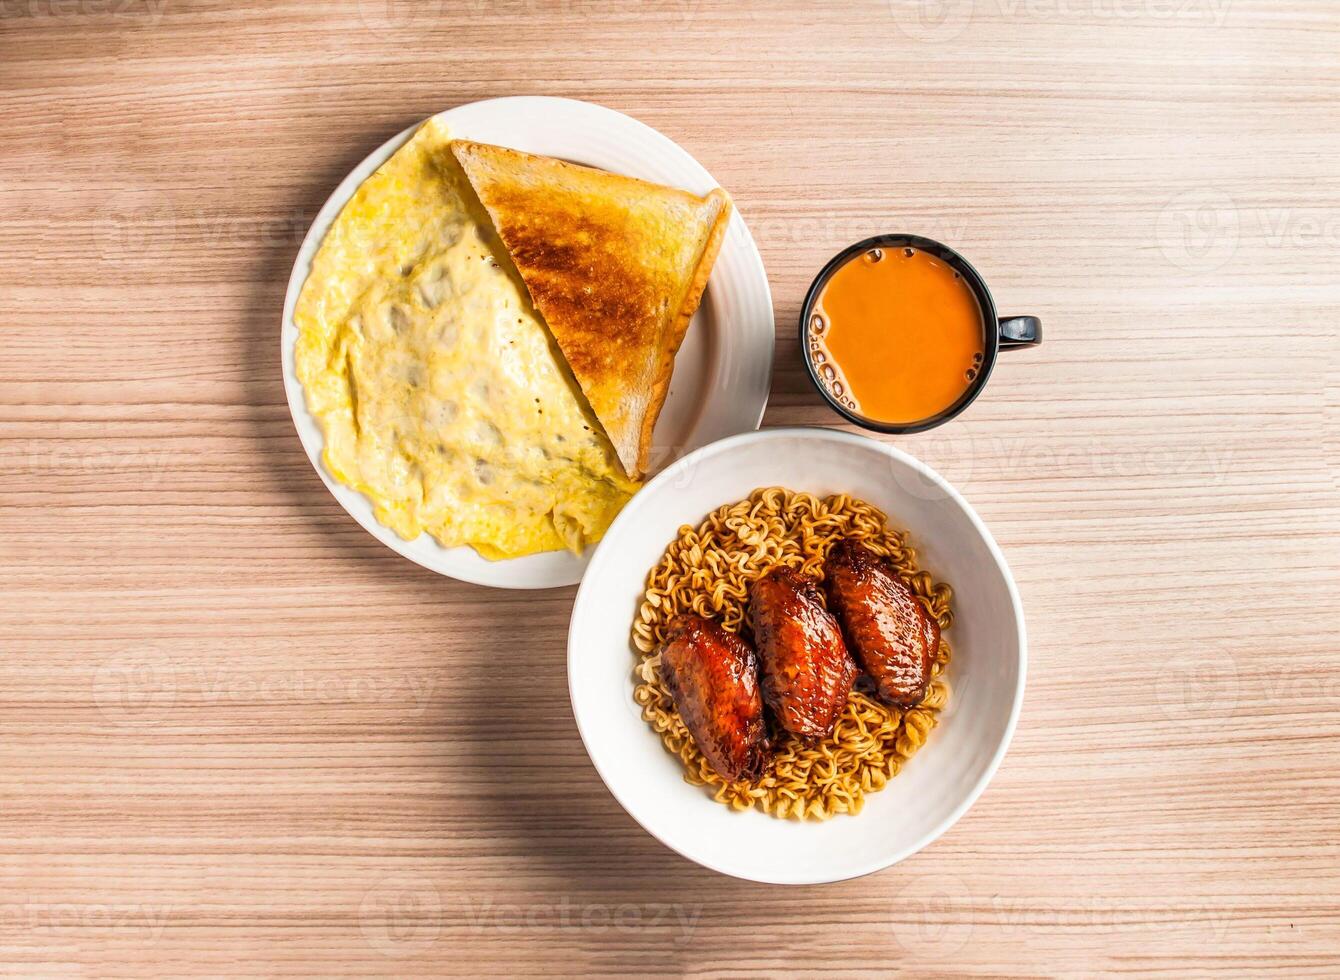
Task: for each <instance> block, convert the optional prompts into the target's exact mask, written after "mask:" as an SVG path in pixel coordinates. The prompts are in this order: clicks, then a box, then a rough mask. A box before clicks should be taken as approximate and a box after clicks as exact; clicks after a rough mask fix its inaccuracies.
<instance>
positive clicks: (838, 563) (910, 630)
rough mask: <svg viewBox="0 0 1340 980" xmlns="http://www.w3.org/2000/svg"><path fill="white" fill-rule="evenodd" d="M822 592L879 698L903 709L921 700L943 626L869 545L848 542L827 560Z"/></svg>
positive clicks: (830, 553) (837, 547)
mask: <svg viewBox="0 0 1340 980" xmlns="http://www.w3.org/2000/svg"><path fill="white" fill-rule="evenodd" d="M824 589H825V591H826V592H827V593H828V608H829V609H831V610H832V611H833V614H834V615H835V616H837V619H838V622H839V623H841V624H842V632H843V635H844V636H846V638H847V647H848V649H849V650H851V652H852V655H853V656H854V657H855V658H856V661H857V663H859V664H860V665H861V668H862V669H863V670H864V671H865V672H866V673H867V674H869V675H870V678H871V679H872V680H873V681H874V682H875V689H876V693H877V695H878V697H879V699H880V700H881V701H883V702H885V703H886V704H891V705H895V706H897V707H901V708H910V707H912V706H913V705H915V704H917V703H918V702H920V701H921V699H922V698H924V697H925V696H926V687H927V685H928V684H929V683H930V679H931V664H932V662H933V661H934V659H935V654H936V652H937V650H938V649H939V646H940V626H939V624H938V623H936V622H935V620H934V619H933V618H932V617H931V615H930V613H929V612H928V611H927V610H926V608H925V606H923V605H922V604H921V600H920V599H918V598H917V596H916V594H915V593H914V592H913V591H912V590H911V588H909V587H908V585H907V583H905V582H904V581H903V580H902V579H900V578H899V577H898V575H897V573H896V572H894V571H893V569H891V568H890V567H889V566H888V565H887V564H886V563H885V562H884V561H882V560H881V559H880V558H879V556H878V555H876V554H875V553H874V552H873V551H871V550H870V549H869V548H867V547H866V546H865V545H863V544H861V543H860V542H859V541H854V540H845V541H840V542H838V544H837V545H835V546H834V547H833V549H832V550H831V551H830V552H829V553H828V559H827V561H825V562H824Z"/></svg>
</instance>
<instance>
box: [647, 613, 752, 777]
mask: <svg viewBox="0 0 1340 980" xmlns="http://www.w3.org/2000/svg"><path fill="white" fill-rule="evenodd" d="M661 678H662V679H663V680H664V681H665V686H666V688H668V689H669V691H670V696H671V697H672V698H673V699H674V702H675V709H676V710H677V711H678V712H679V717H680V718H682V719H683V721H684V725H685V727H686V728H688V730H689V734H690V735H692V736H693V741H694V742H695V743H696V744H697V746H698V749H699V751H701V752H702V754H703V755H704V756H705V757H706V758H707V761H708V763H709V764H710V765H711V766H712V768H713V769H715V770H716V771H717V772H718V773H719V774H720V775H721V776H722V777H723V778H725V779H730V780H740V779H757V778H758V777H759V776H761V775H762V774H763V770H764V769H765V768H766V767H767V763H768V761H769V758H770V756H771V752H772V746H771V745H770V744H769V741H768V732H767V726H766V725H765V724H764V721H763V698H762V697H761V696H760V694H759V689H758V656H757V655H756V654H755V653H754V650H753V648H752V647H750V646H749V644H747V643H745V641H744V640H742V639H740V637H738V636H736V635H735V634H734V633H731V632H729V631H727V630H724V629H722V628H721V627H720V626H718V625H717V624H716V623H714V622H712V621H711V620H710V619H703V618H702V617H701V616H694V615H690V614H684V615H681V616H676V617H675V619H674V620H673V621H672V622H671V623H670V629H669V635H668V637H667V639H666V641H665V643H663V644H662V645H661Z"/></svg>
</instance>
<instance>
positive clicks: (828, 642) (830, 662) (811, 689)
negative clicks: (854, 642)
mask: <svg viewBox="0 0 1340 980" xmlns="http://www.w3.org/2000/svg"><path fill="white" fill-rule="evenodd" d="M749 618H750V620H751V622H752V623H753V627H754V642H755V643H756V644H757V645H758V655H759V661H760V663H761V664H762V667H763V700H764V701H765V702H766V703H767V705H768V707H769V708H770V709H772V714H773V717H774V718H776V719H777V723H778V724H779V725H781V727H782V728H784V729H786V730H787V731H788V732H791V733H792V734H794V735H799V736H800V737H802V738H823V737H824V736H826V735H830V734H832V731H833V726H834V725H836V724H837V720H838V716H839V715H840V714H842V709H843V707H845V706H846V704H847V698H848V697H849V696H850V695H851V685H852V682H853V681H854V680H855V679H856V664H855V663H854V662H853V661H852V659H851V654H849V653H848V652H847V645H846V644H845V643H844V642H842V631H841V630H840V629H839V628H838V624H837V621H836V620H835V619H834V618H833V617H832V616H831V615H829V613H828V610H826V609H824V607H823V604H822V602H821V601H820V595H819V589H818V586H817V585H816V584H815V583H814V582H813V581H811V580H809V579H804V578H801V577H800V576H799V575H797V574H796V573H795V572H792V571H791V570H790V569H786V568H777V569H774V570H773V571H771V572H769V573H768V574H767V575H764V576H763V577H762V578H760V579H757V580H755V582H754V583H753V585H751V586H750V587H749Z"/></svg>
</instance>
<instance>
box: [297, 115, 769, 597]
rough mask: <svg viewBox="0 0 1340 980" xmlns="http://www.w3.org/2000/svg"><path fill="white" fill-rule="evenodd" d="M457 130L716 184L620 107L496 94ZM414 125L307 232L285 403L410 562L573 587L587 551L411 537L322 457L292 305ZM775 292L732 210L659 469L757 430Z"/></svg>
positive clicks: (592, 162) (317, 458) (379, 531)
mask: <svg viewBox="0 0 1340 980" xmlns="http://www.w3.org/2000/svg"><path fill="white" fill-rule="evenodd" d="M439 118H441V119H443V120H444V121H445V122H446V123H447V124H448V125H449V126H450V128H451V132H452V134H453V135H455V136H459V137H461V138H464V139H472V140H479V141H481V142H484V143H496V144H499V145H501V146H510V147H513V148H515V149H518V150H525V151H527V152H530V153H543V154H546V155H548V156H554V157H560V158H562V159H564V160H571V161H573V162H574V163H582V164H587V165H589V166H594V167H600V168H602V169H604V170H609V171H612V172H614V173H621V174H628V175H629V176H633V177H641V178H643V179H644V180H651V181H655V182H657V183H660V184H667V185H669V186H671V187H680V188H683V189H685V190H688V191H693V192H694V193H697V194H703V193H706V192H707V191H709V190H711V189H712V188H713V187H716V186H717V182H716V181H715V180H713V179H712V175H711V174H709V173H708V172H707V171H706V170H704V169H703V167H702V165H701V164H699V163H698V161H696V160H694V159H693V157H691V156H690V155H689V154H688V153H687V152H686V151H685V150H684V149H682V148H681V147H679V146H677V145H676V144H675V143H674V142H672V141H671V140H670V139H669V138H667V137H665V136H663V135H662V134H660V133H658V132H657V131H656V130H654V129H652V128H651V127H649V126H646V125H643V124H642V123H640V122H638V121H637V120H635V119H630V118H629V117H628V116H625V115H623V114H622V113H619V112H615V111H614V110H613V109H606V108H605V107H603V106H598V105H592V104H591V103H589V102H578V101H575V100H573V99H554V98H542V97H518V98H509V99H491V100H488V101H486V102H474V103H471V104H470V105H463V106H459V107H458V108H455V109H449V110H447V111H446V112H443V113H441V114H440V117H439ZM417 128H418V126H417V125H415V126H411V127H410V128H408V129H406V130H405V131H404V132H403V133H400V134H399V135H398V136H395V137H394V138H392V139H390V140H388V141H387V142H386V143H385V144H383V145H382V146H381V147H380V148H379V149H377V150H376V151H375V152H374V153H372V154H371V155H370V156H369V157H368V158H367V159H366V160H364V161H363V162H362V163H360V164H359V165H358V166H357V167H355V168H354V170H353V172H352V173H351V174H349V176H348V177H346V178H345V179H344V181H343V182H342V183H341V184H340V186H339V187H337V188H336V189H335V193H334V194H332V195H331V197H330V200H328V201H327V202H326V204H325V206H324V207H322V209H321V211H320V213H319V214H318V215H317V216H316V220H315V221H314V222H312V227H311V230H310V231H308V233H307V237H306V238H305V239H304V240H303V243H302V248H301V249H300V250H299V251H298V259H297V261H296V262H295V263H294V264H293V275H292V276H291V277H290V279H289V284H288V295H287V296H286V297H285V300H284V323H283V329H282V331H281V337H280V342H281V352H282V357H283V369H284V390H285V392H286V394H287V395H288V405H289V411H291V412H292V413H293V422H294V424H295V425H296V426H297V428H298V436H299V438H301V440H302V445H303V448H304V449H306V450H307V457H308V459H310V460H311V461H312V465H313V466H315V467H316V471H317V472H318V473H320V474H321V479H322V480H323V481H324V482H325V484H326V487H327V489H329V490H330V492H331V493H332V494H334V495H335V499H336V500H338V501H339V502H340V503H341V504H342V505H343V506H344V509H345V510H347V511H348V512H349V513H350V514H351V515H353V517H354V519H355V520H357V521H358V523H360V524H362V525H363V527H365V528H366V529H367V530H368V531H369V532H370V533H371V534H372V535H373V536H374V537H375V538H377V539H378V540H379V541H381V542H382V543H383V544H385V545H386V546H387V547H389V548H392V549H394V550H395V551H397V552H399V553H400V554H402V555H404V556H405V557H406V558H409V559H410V560H411V561H415V562H418V563H419V564H420V565H423V566H424V567H425V568H431V569H432V570H433V571H435V572H439V573H441V574H443V575H450V576H451V577H452V578H458V579H463V580H465V581H467V582H477V583H479V584H480V585H492V586H497V587H500V588H512V589H542V588H549V587H551V586H558V585H571V584H573V583H574V582H577V581H579V580H580V579H581V577H582V572H583V570H584V569H585V568H586V564H587V560H588V558H589V555H587V556H582V557H577V556H575V555H572V554H569V553H568V552H561V551H550V552H545V553H543V554H539V555H529V556H527V557H525V558H514V559H511V560H508V561H498V562H491V561H487V560H486V559H484V558H481V557H480V556H479V555H478V554H477V553H476V552H475V551H474V549H472V548H443V547H442V546H441V545H439V544H438V543H437V542H436V541H434V540H433V539H432V538H431V537H430V536H429V535H427V534H421V535H419V537H418V538H417V539H415V540H414V541H403V540H401V538H400V537H399V536H397V535H396V533H395V532H394V531H392V530H390V529H389V528H387V527H383V526H382V525H381V524H379V523H378V522H377V519H376V518H375V517H373V514H372V506H371V505H370V504H369V502H368V500H367V498H366V497H364V496H363V495H362V494H360V493H357V492H356V491H353V490H350V489H349V488H348V487H345V486H343V485H342V484H340V483H338V482H336V481H335V480H334V479H333V478H332V477H331V476H330V474H329V473H327V472H326V470H325V467H324V466H322V464H321V447H322V436H321V428H320V426H319V425H318V424H317V421H316V419H315V418H313V417H312V415H311V414H310V413H309V412H308V411H307V403H306V401H305V399H304V397H303V391H302V385H301V384H300V383H299V381H298V378H297V374H296V373H295V370H294V363H293V349H294V344H295V343H296V342H297V339H298V329H297V327H296V326H295V325H294V323H293V308H294V306H295V305H296V304H297V301H298V293H299V291H300V290H301V289H302V285H303V283H304V282H305V281H306V280H307V274H308V272H309V271H310V269H311V263H312V258H313V256H315V254H316V251H317V249H318V248H319V247H320V245H321V240H322V239H323V238H324V237H325V234H326V229H328V228H329V227H330V224H331V222H332V221H334V220H335V217H336V216H337V215H338V214H339V213H340V209H341V208H343V207H344V205H345V203H346V202H347V201H348V200H349V198H350V197H352V196H353V194H354V191H355V190H357V189H358V186H359V185H360V184H362V183H363V181H364V180H366V179H367V178H368V177H369V176H370V175H371V174H372V172H373V171H375V170H376V169H377V168H378V167H380V166H381V165H382V164H383V163H384V162H385V161H386V160H387V158H389V157H390V156H391V154H392V153H394V152H395V151H396V150H397V149H399V148H400V147H401V146H402V145H403V144H404V143H405V141H406V140H408V139H409V137H410V136H411V135H412V134H413V132H414V131H415V130H416V129H417ZM773 342H774V337H773V319H772V293H771V292H770V291H769V289H768V277H767V275H766V274H765V273H764V271H763V261H762V259H761V258H759V254H758V248H757V246H756V245H755V244H754V239H753V238H752V237H750V234H749V229H747V228H746V227H745V224H744V220H743V219H742V218H741V217H740V213H739V211H738V210H736V211H735V212H734V213H733V214H732V216H731V222H730V226H729V227H728V228H727V230H726V237H725V240H724V241H723V242H722V245H721V253H720V255H719V256H718V257H717V262H716V265H715V266H714V267H713V269H712V278H711V279H710V280H709V281H708V284H707V291H706V292H705V293H704V295H703V302H702V306H701V307H700V308H699V310H698V313H697V315H695V316H694V318H693V324H692V325H691V326H690V328H689V332H688V335H687V336H686V337H685V340H684V346H683V347H682V348H680V351H679V356H678V357H677V358H676V359H675V373H674V375H673V377H672V378H671V381H670V394H669V396H668V397H667V398H666V402H665V408H664V410H663V411H662V412H661V417H660V420H659V421H658V423H657V425H656V433H655V437H654V441H653V445H652V457H651V458H652V469H653V472H654V471H655V470H657V469H660V468H662V467H663V466H664V465H666V464H668V463H671V462H673V461H674V460H676V459H679V458H681V457H683V456H684V454H685V453H687V452H689V451H690V450H693V449H696V448H698V447H699V446H704V445H706V444H708V443H710V442H712V441H713V440H715V439H720V438H722V437H723V436H728V435H734V434H735V433H738V432H747V431H750V430H752V429H756V428H758V424H759V422H760V421H761V420H762V418H763V410H764V409H765V408H766V407H767V401H768V387H769V384H770V382H771V378H772V354H773Z"/></svg>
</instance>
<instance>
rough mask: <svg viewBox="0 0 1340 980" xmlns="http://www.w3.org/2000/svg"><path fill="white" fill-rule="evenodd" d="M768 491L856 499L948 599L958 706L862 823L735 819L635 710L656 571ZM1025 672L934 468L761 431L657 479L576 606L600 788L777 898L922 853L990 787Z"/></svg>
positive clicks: (848, 439)
mask: <svg viewBox="0 0 1340 980" xmlns="http://www.w3.org/2000/svg"><path fill="white" fill-rule="evenodd" d="M761 486H784V487H788V488H790V489H792V490H807V491H809V492H811V493H815V494H821V495H822V494H829V493H836V492H847V493H850V494H852V495H854V496H856V497H859V498H861V499H863V500H866V501H869V502H870V503H872V504H875V505H876V506H878V507H880V508H881V509H882V510H884V511H885V512H886V513H887V514H888V515H889V519H890V522H891V523H893V524H894V525H895V526H898V527H903V528H906V529H908V530H909V531H910V532H911V536H912V542H913V545H914V547H915V548H916V549H917V555H918V558H919V561H920V562H921V565H922V567H923V568H926V569H928V570H929V571H930V572H931V574H932V575H934V576H935V578H936V579H937V581H944V582H948V583H950V584H951V585H952V586H953V588H954V625H953V626H952V627H951V628H950V630H949V631H948V633H947V636H948V638H949V639H950V640H951V641H952V643H953V646H954V656H953V659H952V660H951V661H950V664H949V673H948V676H949V683H950V687H951V690H952V693H951V696H950V700H949V704H948V706H947V707H946V708H945V710H944V712H943V713H942V714H941V716H940V723H939V725H938V726H937V727H936V728H935V729H934V730H933V731H932V733H931V736H930V739H929V740H928V742H927V743H926V745H924V746H923V747H922V749H921V751H920V752H918V753H917V754H916V755H915V756H913V757H912V759H911V760H910V761H909V762H908V763H907V765H906V766H905V767H904V768H903V770H902V772H901V773H900V774H899V775H898V776H897V777H896V778H895V779H893V780H891V781H890V782H889V784H888V785H887V786H886V787H885V788H884V789H883V790H882V791H880V792H878V793H874V794H871V795H870V796H868V797H866V804H865V809H864V810H862V812H861V813H860V814H858V815H856V816H854V817H853V816H846V815H839V816H836V817H833V818H832V819H831V820H827V821H824V822H822V823H816V822H808V823H800V822H796V821H788V820H779V819H777V818H775V817H771V816H768V815H766V814H763V813H759V812H757V811H753V810H751V811H748V812H745V813H737V812H734V811H732V810H730V809H729V808H727V807H725V806H723V805H721V804H720V803H716V802H715V801H713V800H712V798H711V797H710V796H709V795H708V793H707V792H706V791H705V790H704V789H702V788H700V787H695V786H690V785H689V784H688V783H686V782H684V773H683V767H682V765H681V764H680V761H679V759H678V758H676V757H674V756H672V755H670V753H669V752H667V751H666V750H665V748H664V747H663V745H662V744H661V740H660V737H659V736H658V735H656V733H655V732H653V731H652V729H651V727H650V726H649V725H648V724H647V723H646V722H645V721H643V720H642V718H641V717H640V712H639V709H638V707H637V706H636V705H635V704H634V703H633V699H632V698H633V676H632V670H633V666H634V664H635V662H636V654H635V653H634V651H633V648H632V646H631V644H630V642H629V634H630V631H631V628H632V623H633V617H634V614H635V613H636V611H637V608H638V606H639V605H640V604H641V601H642V590H643V585H644V582H645V580H646V576H647V572H648V570H649V569H651V567H652V566H653V565H654V564H655V563H656V562H657V561H658V560H659V559H660V557H661V555H662V553H663V552H664V550H665V547H666V545H667V544H669V543H670V541H671V539H672V538H674V536H675V533H676V531H677V530H678V528H679V527H680V526H681V525H684V524H697V523H698V522H699V521H701V520H702V519H703V518H704V517H705V516H706V515H707V513H708V512H709V511H711V510H714V509H715V508H717V507H719V506H721V505H722V504H727V503H732V502H734V501H736V500H740V499H742V498H744V497H746V496H748V495H749V493H750V491H752V490H754V489H755V488H757V487H761ZM1026 662H1027V655H1026V648H1025V638H1024V617H1023V609H1022V608H1021V607H1020V604H1019V595H1018V592H1017V591H1016V589H1015V586H1014V580H1013V578H1011V576H1010V571H1009V568H1008V567H1007V566H1006V564H1005V559H1004V557H1003V556H1002V555H1001V553H1000V549H999V548H997V547H996V543H995V541H993V540H992V538H991V534H990V532H989V531H987V529H986V527H985V526H984V525H983V524H982V522H981V519H980V518H978V516H977V515H976V513H974V512H973V509H972V508H971V507H970V506H968V503H967V501H965V500H964V499H963V498H962V497H961V496H959V494H958V493H957V491H955V490H954V489H953V488H952V487H951V486H950V485H949V484H948V483H946V482H945V481H944V479H943V478H942V477H941V476H940V475H939V474H937V473H936V472H935V471H933V470H932V469H930V467H928V466H926V465H925V464H924V463H921V462H919V461H917V460H916V459H914V458H913V457H911V456H909V455H907V454H906V453H904V452H900V451H899V450H897V449H894V448H893V447H891V446H886V445H884V444H882V443H879V442H876V441H875V440H873V439H869V438H866V437H864V436H857V435H850V434H848V433H844V432H837V431H833V430H830V429H764V430H762V431H760V432H752V433H747V434H744V435H739V436H735V437H733V438H729V439H723V440H722V441H720V442H717V443H714V444H713V445H710V446H707V447H705V448H703V449H700V450H698V451H697V452H695V453H693V454H691V455H690V456H687V457H685V458H684V459H683V460H681V461H680V462H678V463H676V464H675V465H674V466H672V467H670V468H669V469H667V470H666V471H664V472H662V473H661V474H660V475H659V476H658V477H656V478H655V479H654V480H652V481H651V482H650V483H648V484H647V486H646V487H644V488H643V490H642V492H641V493H639V494H638V495H637V497H635V498H634V499H633V501H632V502H631V503H630V504H629V505H628V506H627V507H626V508H624V511H623V513H621V514H620V515H619V516H618V518H617V519H616V520H615V522H614V524H613V526H611V528H610V530H609V533H608V534H606V535H605V538H604V540H603V541H602V542H601V544H600V546H599V547H598V548H597V549H596V554H595V557H594V558H593V559H592V561H591V567H590V568H589V569H588V570H587V573H586V576H585V578H584V579H583V580H582V585H581V588H580V589H579V590H578V592H577V600H576V604H575V606H574V607H573V612H572V623H571V627H570V629H569V633H568V687H569V691H570V693H571V696H572V708H573V713H574V714H575V716H576V719H577V727H578V729H579V730H580V732H581V735H582V741H583V742H585V743H586V750H587V752H588V753H590V756H591V761H592V762H593V763H594V764H595V767H596V769H597V770H598V771H599V773H600V775H601V778H602V779H604V780H605V785H606V786H608V787H609V789H610V792H611V793H613V794H614V796H615V798H616V799H618V801H619V802H620V803H621V804H623V807H624V809H625V810H627V811H628V812H629V813H630V814H631V815H632V816H633V817H634V818H635V819H636V820H637V821H638V822H639V823H641V824H642V826H643V827H644V828H646V830H647V831H648V832H649V833H651V834H652V835H653V836H655V837H657V838H658V839H660V840H661V841H662V842H663V843H664V844H666V845H667V846H668V847H671V848H673V849H674V850H676V851H678V852H679V853H680V854H682V855H684V856H685V857H687V858H690V859H691V860H693V861H697V862H698V863H699V864H702V865H704V866H706V867H708V868H712V869H714V870H716V871H720V872H722V873H723V874H729V875H734V876H736V877H738V878H748V879H751V880H754V881H766V882H775V883H779V884H809V883H814V882H822V881H839V880H841V879H844V878H854V877H856V876H858V875H863V874H868V873H870V872H872V871H877V870H879V869H880V868H885V867H888V866H889V865H891V864H894V863H895V862H898V861H901V860H902V859H903V858H905V857H908V856H909V855H911V854H915V853H916V852H917V851H919V850H920V849H921V848H923V847H925V846H926V845H927V844H929V843H930V842H931V841H933V840H935V839H936V838H937V837H939V836H940V835H941V834H943V833H944V832H945V831H946V830H948V829H949V828H950V827H951V826H953V824H954V822H955V821H957V820H958V818H959V817H961V816H962V815H963V814H964V812H965V811H967V809H968V807H969V806H971V805H972V803H973V801H974V800H976V799H977V797H978V796H979V795H980V794H981V792H982V790H983V789H985V788H986V784H987V782H988V781H989V780H990V779H991V776H992V774H993V773H994V772H995V771H996V767H997V766H998V765H999V764H1000V760H1001V758H1002V757H1003V756H1004V754H1005V749H1006V747H1007V746H1008V745H1009V741H1010V737H1011V735H1012V734H1013V732H1014V725H1015V720H1016V718H1017V717H1018V714H1019V706H1020V704H1021V703H1022V701H1023V693H1024V673H1025V667H1026Z"/></svg>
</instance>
